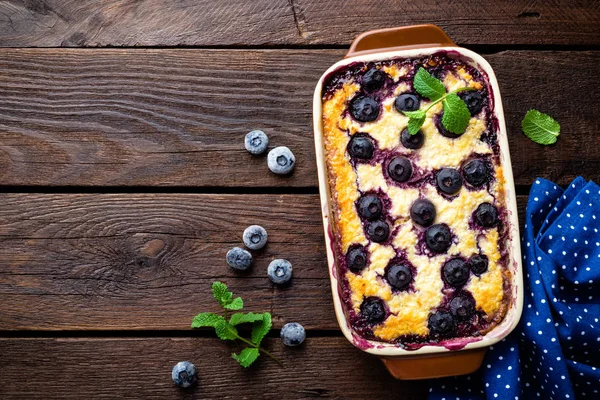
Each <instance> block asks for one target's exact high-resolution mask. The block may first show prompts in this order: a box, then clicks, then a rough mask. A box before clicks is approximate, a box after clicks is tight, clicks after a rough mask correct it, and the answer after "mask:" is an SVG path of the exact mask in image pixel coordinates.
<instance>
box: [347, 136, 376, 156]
mask: <svg viewBox="0 0 600 400" xmlns="http://www.w3.org/2000/svg"><path fill="white" fill-rule="evenodd" d="M373 151H375V145H374V144H373V141H372V140H371V139H370V138H369V137H368V136H365V135H360V134H356V135H354V136H352V139H351V140H350V143H348V154H350V157H352V158H360V159H362V160H368V159H370V158H371V157H373Z"/></svg>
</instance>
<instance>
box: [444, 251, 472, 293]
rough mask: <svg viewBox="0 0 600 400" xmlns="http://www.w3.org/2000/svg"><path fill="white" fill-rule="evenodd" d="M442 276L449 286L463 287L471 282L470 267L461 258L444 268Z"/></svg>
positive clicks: (455, 259) (450, 262)
mask: <svg viewBox="0 0 600 400" xmlns="http://www.w3.org/2000/svg"><path fill="white" fill-rule="evenodd" d="M442 274H443V275H444V280H445V281H446V282H447V283H448V284H449V285H451V286H454V287H458V286H462V285H464V284H465V283H467V280H469V266H468V265H467V263H466V262H465V261H464V260H463V259H461V258H452V259H450V260H448V261H446V263H445V264H444V266H443V267H442Z"/></svg>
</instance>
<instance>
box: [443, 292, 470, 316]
mask: <svg viewBox="0 0 600 400" xmlns="http://www.w3.org/2000/svg"><path fill="white" fill-rule="evenodd" d="M449 308H450V312H451V313H452V315H454V316H455V317H456V318H457V319H460V320H466V319H469V318H470V317H471V315H473V314H474V313H475V301H474V300H473V299H472V298H470V297H467V296H461V295H456V296H454V298H453V299H452V300H450V305H449Z"/></svg>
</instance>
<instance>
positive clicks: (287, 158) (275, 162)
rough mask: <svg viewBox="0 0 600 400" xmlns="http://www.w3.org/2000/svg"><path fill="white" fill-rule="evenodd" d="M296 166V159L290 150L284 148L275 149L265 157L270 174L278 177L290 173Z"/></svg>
mask: <svg viewBox="0 0 600 400" xmlns="http://www.w3.org/2000/svg"><path fill="white" fill-rule="evenodd" d="M295 164H296V157H294V153H292V151H291V150H290V149H288V148H287V147H285V146H279V147H275V148H274V149H273V150H271V151H269V155H268V156H267V165H268V166H269V169H270V170H271V172H273V173H275V174H278V175H285V174H289V173H290V172H292V170H293V169H294V165H295Z"/></svg>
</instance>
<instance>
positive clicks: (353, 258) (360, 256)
mask: <svg viewBox="0 0 600 400" xmlns="http://www.w3.org/2000/svg"><path fill="white" fill-rule="evenodd" d="M367 259H368V255H367V249H365V248H364V246H361V245H358V246H354V247H352V248H350V250H348V253H346V265H347V266H348V269H349V270H350V271H352V272H355V273H358V272H360V271H362V270H363V268H365V267H366V266H367Z"/></svg>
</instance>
